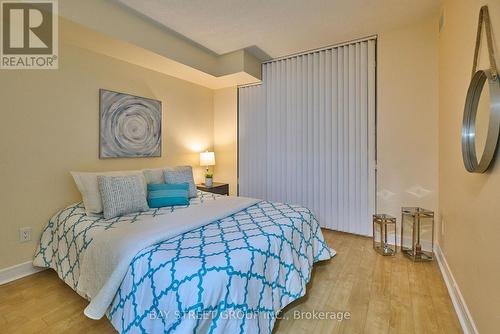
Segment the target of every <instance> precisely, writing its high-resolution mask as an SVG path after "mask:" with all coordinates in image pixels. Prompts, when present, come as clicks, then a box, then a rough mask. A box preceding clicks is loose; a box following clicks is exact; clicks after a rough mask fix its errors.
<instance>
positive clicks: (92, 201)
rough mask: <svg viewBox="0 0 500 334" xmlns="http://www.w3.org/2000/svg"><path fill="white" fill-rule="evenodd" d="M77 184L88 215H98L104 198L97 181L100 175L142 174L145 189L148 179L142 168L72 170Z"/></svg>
mask: <svg viewBox="0 0 500 334" xmlns="http://www.w3.org/2000/svg"><path fill="white" fill-rule="evenodd" d="M71 175H72V176H73V179H74V180H75V183H76V186H77V188H78V190H79V191H80V193H81V194H82V200H83V205H84V206H85V211H86V213H87V215H88V216H92V215H98V214H101V213H102V210H103V208H102V199H101V194H100V192H99V184H98V183H97V177H98V176H101V175H102V176H127V175H140V176H141V179H142V180H143V182H144V189H147V183H146V179H145V178H144V174H143V173H142V171H140V170H125V171H114V172H95V173H86V172H71Z"/></svg>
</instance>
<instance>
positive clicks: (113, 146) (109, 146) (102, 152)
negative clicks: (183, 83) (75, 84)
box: [99, 89, 162, 159]
mask: <svg viewBox="0 0 500 334" xmlns="http://www.w3.org/2000/svg"><path fill="white" fill-rule="evenodd" d="M99 106H100V108H99V109H100V114H99V127H100V135H99V158H101V159H106V158H143V157H161V121H162V108H161V101H157V100H153V99H148V98H145V97H139V96H134V95H129V94H125V93H118V92H114V91H110V90H106V89H100V90H99Z"/></svg>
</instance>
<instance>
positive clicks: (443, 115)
mask: <svg viewBox="0 0 500 334" xmlns="http://www.w3.org/2000/svg"><path fill="white" fill-rule="evenodd" d="M485 3H488V4H489V10H490V16H491V22H492V25H493V35H494V38H495V44H496V52H497V59H496V61H497V64H500V53H499V51H500V50H499V49H498V47H500V1H479V0H447V1H445V2H444V17H445V24H444V29H443V30H442V32H441V33H440V36H439V189H440V196H439V201H440V210H441V216H442V219H443V225H444V233H443V234H442V235H441V236H440V240H439V243H440V246H441V248H442V249H443V252H444V255H445V257H446V259H447V262H448V264H449V266H450V268H451V271H452V272H453V275H454V277H455V279H456V281H457V283H458V286H459V288H460V291H461V292H462V295H463V297H464V299H465V301H466V303H467V305H468V308H469V310H470V312H471V314H472V317H473V319H474V321H475V323H476V326H477V329H478V330H479V332H480V333H498V326H499V324H500V312H499V310H500V293H499V292H498V284H499V282H500V242H499V239H500V214H499V211H498V207H499V203H500V161H499V159H500V157H499V155H498V150H497V158H496V162H495V164H494V166H493V167H492V168H491V169H490V170H489V171H488V172H487V173H485V174H470V173H468V172H466V170H465V168H464V166H463V162H462V155H461V154H462V153H461V146H460V141H461V123H462V112H463V108H464V102H465V96H466V92H467V87H468V84H469V80H470V71H471V69H472V60H473V55H474V43H475V36H476V35H475V34H476V28H477V19H478V15H479V8H480V6H481V5H482V4H485ZM483 42H484V41H483ZM485 50H486V49H484V48H483V51H482V53H483V54H484V53H485V52H486V51H485ZM483 64H484V63H483ZM482 67H484V66H482Z"/></svg>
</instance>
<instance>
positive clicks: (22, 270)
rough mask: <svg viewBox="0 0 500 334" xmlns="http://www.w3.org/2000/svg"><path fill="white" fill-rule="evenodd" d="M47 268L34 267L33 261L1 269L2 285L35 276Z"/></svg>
mask: <svg viewBox="0 0 500 334" xmlns="http://www.w3.org/2000/svg"><path fill="white" fill-rule="evenodd" d="M45 269H47V268H40V267H34V266H33V262H32V261H28V262H24V263H20V264H16V265H15V266H12V267H8V268H4V269H0V285H2V284H5V283H9V282H12V281H15V280H16V279H19V278H22V277H25V276H28V275H32V274H35V273H37V272H39V271H42V270H45Z"/></svg>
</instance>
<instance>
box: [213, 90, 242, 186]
mask: <svg viewBox="0 0 500 334" xmlns="http://www.w3.org/2000/svg"><path fill="white" fill-rule="evenodd" d="M237 95H238V89H237V88H236V87H232V88H225V89H218V90H216V91H214V148H215V156H216V163H217V164H216V165H215V175H214V179H215V180H216V181H218V182H225V183H229V193H230V195H236V193H237V184H238V179H237V169H238V167H237V166H238V165H237V113H238V110H237V108H238V106H237V104H238V97H237Z"/></svg>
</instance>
